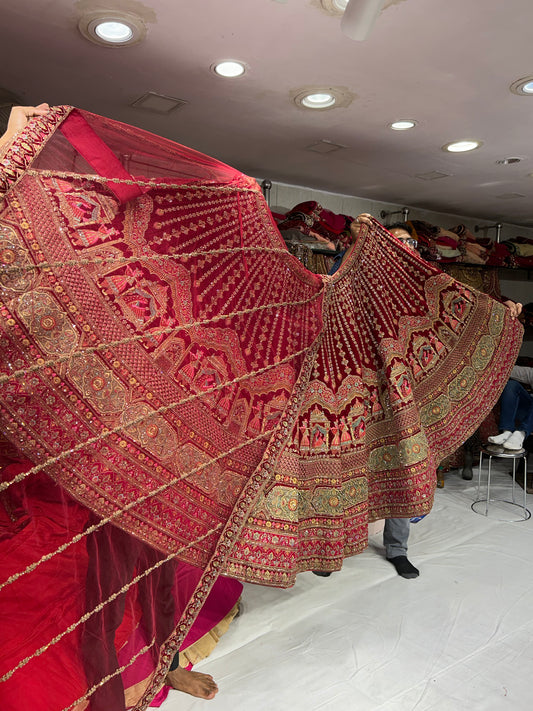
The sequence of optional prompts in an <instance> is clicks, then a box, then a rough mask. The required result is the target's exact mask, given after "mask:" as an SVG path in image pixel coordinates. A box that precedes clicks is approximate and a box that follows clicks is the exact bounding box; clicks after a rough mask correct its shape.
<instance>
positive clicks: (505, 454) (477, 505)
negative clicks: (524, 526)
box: [471, 445, 531, 521]
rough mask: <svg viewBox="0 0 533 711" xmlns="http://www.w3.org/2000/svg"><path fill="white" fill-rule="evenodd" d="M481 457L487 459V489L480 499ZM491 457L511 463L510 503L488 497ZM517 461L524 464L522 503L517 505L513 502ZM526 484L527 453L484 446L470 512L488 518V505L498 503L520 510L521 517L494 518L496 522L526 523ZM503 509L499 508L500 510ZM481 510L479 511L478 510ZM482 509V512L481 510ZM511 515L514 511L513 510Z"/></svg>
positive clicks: (521, 450)
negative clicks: (483, 496) (474, 496)
mask: <svg viewBox="0 0 533 711" xmlns="http://www.w3.org/2000/svg"><path fill="white" fill-rule="evenodd" d="M483 455H485V456H486V457H488V458H489V464H488V470H487V488H486V494H485V498H484V499H481V498H479V497H480V493H481V469H482V467H483ZM493 457H497V458H499V459H511V460H512V462H513V483H512V488H511V501H509V499H491V497H490V484H491V481H490V477H491V468H492V459H493ZM517 461H522V462H523V463H524V503H523V504H522V503H518V502H517V501H516V500H515V488H516V486H517V484H516V462H517ZM526 482H527V452H526V450H525V449H517V450H516V451H514V450H511V449H504V448H503V447H498V446H493V445H485V446H483V447H481V451H480V453H479V467H478V478H477V493H476V500H475V501H474V503H473V504H472V506H471V509H472V511H474V512H475V513H477V514H481V515H483V516H488V515H489V504H491V503H496V502H499V503H501V504H506V505H507V506H512V507H517V508H519V509H521V517H520V518H497V517H494V518H496V519H497V520H498V521H527V520H528V518H530V517H531V512H530V511H529V510H528V508H527V491H526ZM502 508H504V507H500V511H499V512H501V509H502ZM480 509H481V510H480ZM483 509H484V510H483ZM513 513H515V511H514V510H513Z"/></svg>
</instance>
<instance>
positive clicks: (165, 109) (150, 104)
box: [131, 91, 188, 114]
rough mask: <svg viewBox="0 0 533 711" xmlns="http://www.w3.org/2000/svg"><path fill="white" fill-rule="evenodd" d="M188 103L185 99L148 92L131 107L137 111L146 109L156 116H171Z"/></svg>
mask: <svg viewBox="0 0 533 711" xmlns="http://www.w3.org/2000/svg"><path fill="white" fill-rule="evenodd" d="M187 103H188V102H187V101H183V99H176V98H174V97H173V96H164V95H163V94H156V93H155V91H147V92H146V94H144V95H143V96H141V97H140V98H139V99H136V100H135V101H134V102H133V103H132V104H131V106H133V107H135V108H136V109H146V111H153V112H155V113H156V114H169V113H170V112H171V111H175V110H176V109H179V108H181V107H182V106H185V105H186V104H187Z"/></svg>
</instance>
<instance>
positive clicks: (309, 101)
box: [301, 91, 335, 109]
mask: <svg viewBox="0 0 533 711" xmlns="http://www.w3.org/2000/svg"><path fill="white" fill-rule="evenodd" d="M301 103H302V106H305V107H306V108H307V109H329V108H330V106H333V104H334V103H335V97H334V96H333V94H330V93H329V92H328V91H325V92H323V93H318V94H306V96H304V97H302V102H301Z"/></svg>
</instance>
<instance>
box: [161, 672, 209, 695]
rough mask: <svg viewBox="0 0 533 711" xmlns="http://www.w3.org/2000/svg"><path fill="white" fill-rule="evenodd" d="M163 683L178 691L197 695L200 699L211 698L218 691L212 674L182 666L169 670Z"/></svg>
mask: <svg viewBox="0 0 533 711" xmlns="http://www.w3.org/2000/svg"><path fill="white" fill-rule="evenodd" d="M165 683H166V684H169V685H170V686H172V688H174V689H177V690H178V691H183V692H184V693H186V694H191V696H198V697H199V698H200V699H212V698H214V696H215V694H216V693H217V692H218V686H217V685H216V683H215V681H214V679H213V677H212V676H210V675H209V674H201V673H200V672H194V671H189V670H187V669H183V668H182V667H178V668H177V669H174V670H173V671H169V672H168V674H167V677H166V679H165Z"/></svg>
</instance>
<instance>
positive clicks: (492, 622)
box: [161, 465, 533, 711]
mask: <svg viewBox="0 0 533 711" xmlns="http://www.w3.org/2000/svg"><path fill="white" fill-rule="evenodd" d="M496 469H500V473H499V474H497V483H498V484H501V485H502V486H503V485H507V484H509V482H510V481H511V478H510V477H509V476H508V474H507V473H506V470H504V469H503V468H501V467H499V466H498V465H496ZM493 473H494V467H493ZM445 477H446V483H445V487H444V488H443V489H438V490H437V493H436V499H435V506H434V508H433V511H432V512H431V514H430V515H428V516H427V517H426V518H424V519H423V520H422V521H420V522H419V523H416V524H413V525H412V526H411V536H410V542H409V558H410V560H411V561H412V562H413V563H414V564H415V565H416V566H417V567H419V568H420V577H418V578H416V579H414V580H405V579H403V578H400V577H399V576H398V575H397V574H396V572H395V570H394V568H393V567H392V565H391V564H390V563H388V562H387V561H386V560H385V559H384V551H383V547H382V541H381V535H375V536H373V537H372V538H371V540H370V545H369V547H368V549H367V550H366V551H365V552H364V553H363V554H361V555H359V556H355V557H354V558H351V559H348V560H346V561H345V563H344V567H343V569H342V570H341V571H340V572H337V573H333V574H332V575H331V576H330V577H329V578H320V577H317V576H315V575H313V574H312V573H304V574H302V575H299V576H298V580H297V583H296V585H295V586H294V587H293V588H291V589H290V590H277V589H273V588H267V587H261V586H254V585H246V586H245V588H244V593H243V605H242V614H241V615H240V616H239V617H238V618H237V619H236V620H235V622H234V623H233V624H232V625H231V627H230V629H229V631H228V633H227V634H226V635H225V636H224V637H223V638H222V639H221V641H220V643H219V644H218V646H217V648H216V649H215V651H214V652H213V653H212V655H211V656H210V657H209V658H208V659H206V660H204V661H203V662H202V663H201V664H199V665H198V666H197V667H195V669H196V670H197V671H203V672H207V673H209V674H212V675H213V677H214V678H215V680H216V681H217V683H218V685H219V689H220V691H219V693H218V695H217V696H216V697H215V699H213V700H211V701H204V700H199V699H194V698H192V697H190V696H187V695H185V694H183V693H180V692H177V691H171V692H170V694H169V697H168V699H167V700H166V701H165V703H164V704H163V706H162V707H161V708H162V711H200V709H201V710H202V711H274V710H275V711H330V710H331V711H333V710H335V711H352V709H353V711H377V710H378V709H379V711H462V710H463V709H465V710H466V709H471V710H473V711H505V710H506V709H509V710H512V711H531V709H533V564H532V558H533V520H532V519H530V520H528V521H519V522H508V521H498V520H496V519H495V518H493V516H492V512H491V511H490V510H489V517H485V516H484V515H480V514H477V513H474V512H473V511H472V510H471V508H470V505H471V503H472V502H473V500H474V498H475V494H476V481H477V471H476V470H475V471H474V480H473V482H468V481H464V480H463V479H461V477H460V474H459V473H458V472H457V471H452V472H449V473H448V474H446V475H445ZM493 492H494V495H495V496H498V495H499V494H500V493H501V494H503V498H506V496H505V494H504V493H503V489H501V491H500V489H499V488H495V489H493ZM518 497H519V499H520V500H521V497H523V492H522V489H520V488H518ZM528 507H529V508H530V509H532V508H533V495H528ZM513 513H515V514H516V513H518V515H520V511H519V510H518V509H516V510H515V511H514V512H513ZM503 515H506V514H503Z"/></svg>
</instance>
